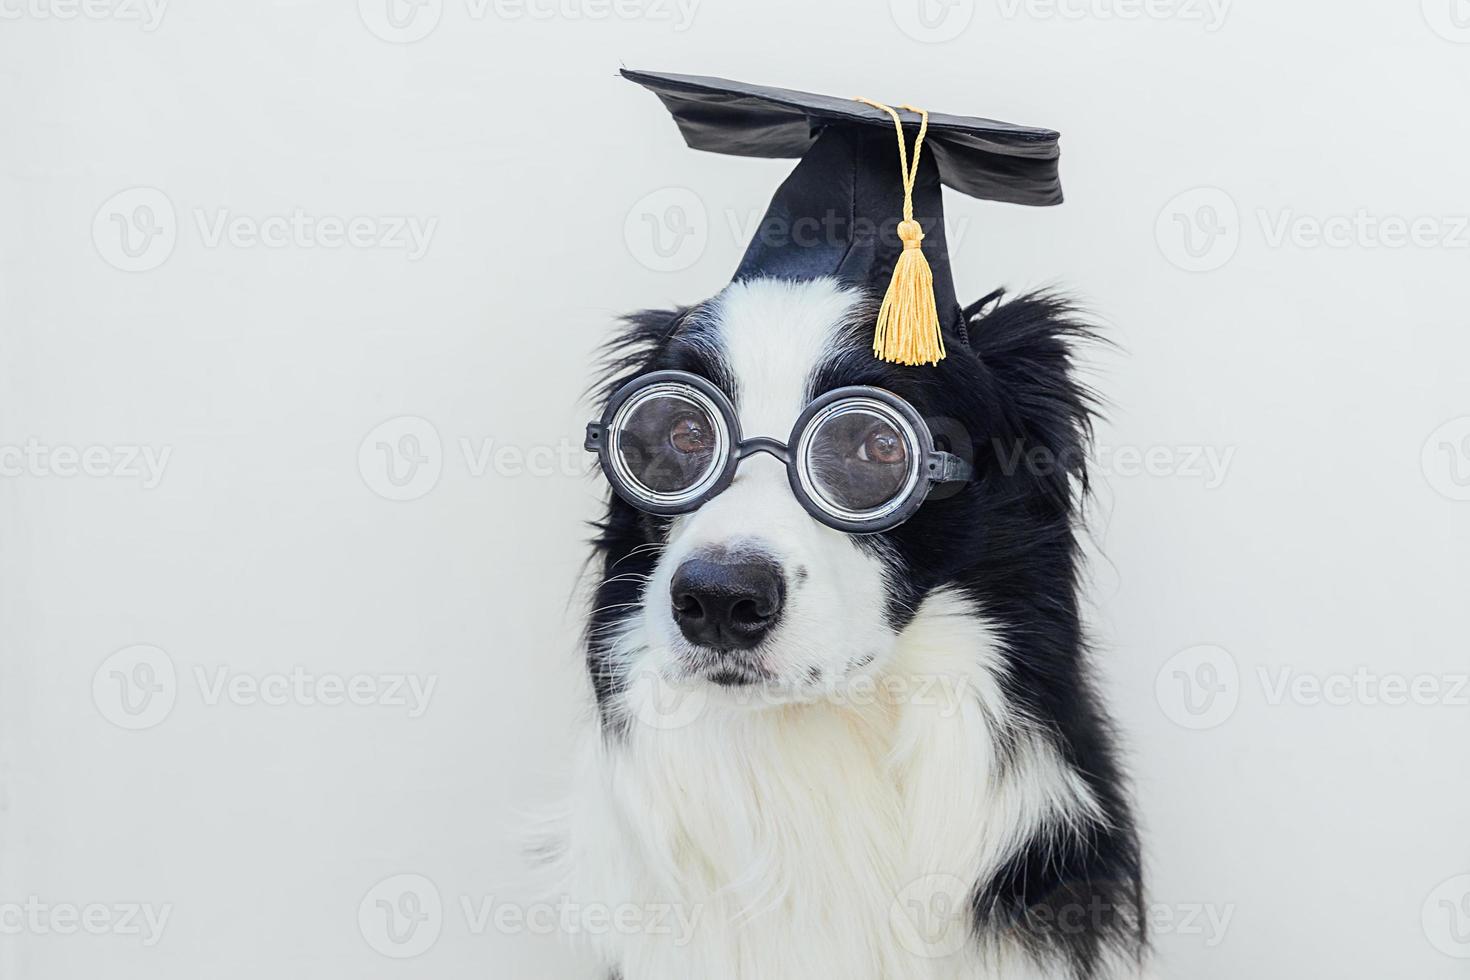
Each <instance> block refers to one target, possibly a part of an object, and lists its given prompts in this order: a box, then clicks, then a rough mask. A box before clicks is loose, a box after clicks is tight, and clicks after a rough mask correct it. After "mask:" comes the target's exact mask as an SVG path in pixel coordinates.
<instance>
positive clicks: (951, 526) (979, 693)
mask: <svg viewBox="0 0 1470 980" xmlns="http://www.w3.org/2000/svg"><path fill="white" fill-rule="evenodd" d="M979 305H980V304H977V306H979ZM873 312H874V304H873V299H872V297H870V296H867V295H864V294H862V293H859V292H857V291H853V290H849V289H846V288H843V287H841V286H839V285H838V284H837V283H836V282H835V281H832V280H816V281H808V282H787V281H778V280H755V281H747V282H739V283H735V284H733V285H731V286H730V287H729V288H727V289H726V290H725V291H724V292H722V293H721V294H719V295H718V296H716V297H715V298H714V299H712V300H710V301H709V302H707V303H704V304H702V305H700V306H698V307H695V308H692V309H688V310H682V311H674V312H663V313H654V312H649V313H643V314H639V315H637V316H634V317H632V318H630V319H629V321H628V330H627V333H626V336H625V337H623V338H621V340H620V341H619V343H618V345H617V346H616V348H615V352H614V357H613V362H612V363H613V370H612V372H611V375H612V376H611V377H610V379H609V387H608V390H611V389H612V388H614V387H616V385H617V384H620V383H621V382H623V381H626V380H627V379H629V378H631V377H634V376H636V375H638V374H641V373H643V372H645V371H649V370H655V369H661V368H678V369H682V370H686V371H692V372H694V373H697V374H700V375H703V376H704V377H706V378H708V379H710V380H711V381H713V382H715V383H716V384H718V385H719V386H720V387H721V388H722V389H723V390H724V391H725V392H726V393H727V394H728V395H729V396H730V398H731V400H732V401H733V403H734V405H735V406H736V408H737V411H738V414H739V418H740V424H741V427H742V430H743V431H744V433H745V434H746V436H747V437H749V436H754V435H769V436H774V437H776V438H778V439H785V438H786V436H787V434H788V433H789V431H790V429H791V425H792V423H793V421H794V420H795V418H796V416H797V414H798V413H799V412H800V411H801V409H802V408H803V407H804V406H805V405H806V404H807V403H808V402H809V401H810V400H811V399H812V398H813V397H814V396H816V395H818V394H820V393H822V392H824V391H827V390H830V389H832V388H835V387H840V386H843V385H850V384H868V385H876V386H879V387H882V388H886V389H888V390H890V391H893V392H896V393H897V394H899V395H901V396H903V397H904V398H906V399H908V400H909V401H910V402H912V403H913V404H914V405H915V406H916V407H917V408H918V409H919V410H920V412H921V413H923V414H924V415H925V417H926V418H928V419H930V420H931V424H932V426H933V427H934V428H935V429H936V431H938V432H939V433H940V435H941V438H942V440H943V441H944V443H946V444H947V445H946V448H950V449H951V450H952V451H956V452H961V453H963V454H966V455H969V456H971V458H972V459H973V461H974V463H975V466H976V470H977V473H976V476H975V478H974V479H973V480H972V481H971V482H970V483H969V484H968V485H966V486H964V487H963V488H960V489H958V490H951V492H948V493H940V494H937V495H935V496H934V497H931V499H930V500H928V501H927V502H926V503H925V504H924V506H922V507H921V508H920V509H919V511H918V512H917V514H916V515H915V516H914V517H913V518H911V519H910V520H909V521H908V522H907V523H905V524H903V525H901V526H900V527H898V528H896V529H894V530H892V531H889V532H885V533H883V534H879V535H873V536H866V537H864V536H851V535H847V534H843V533H841V532H838V531H835V530H832V529H830V528H827V527H825V526H823V525H821V524H819V523H818V522H817V521H815V520H814V519H812V517H810V516H809V515H808V514H807V513H806V512H805V511H804V510H803V509H802V508H801V506H800V505H799V504H798V503H797V501H796V499H795V498H794V497H793V495H792V493H791V490H790V488H789V486H788V485H787V481H786V475H785V472H784V469H783V468H782V466H781V465H780V464H779V463H778V462H776V461H775V460H773V459H771V458H770V457H768V456H763V455H762V456H755V457H751V458H750V459H747V460H746V461H745V462H744V463H743V464H742V465H741V467H740V470H739V472H738V475H737V476H736V479H735V481H734V483H733V484H732V485H731V486H730V487H729V489H727V490H726V491H725V492H724V493H723V494H721V495H720V496H718V497H716V498H714V499H713V500H711V501H709V502H707V503H706V504H705V505H704V506H702V507H701V508H700V509H698V510H697V511H695V512H694V513H691V514H687V515H684V516H682V517H678V518H674V519H667V518H656V517H652V516H650V515H647V514H643V513H640V512H638V511H636V510H634V509H633V508H631V507H629V506H628V505H626V504H625V503H623V502H622V501H620V500H618V499H617V498H616V497H614V498H613V499H612V500H611V503H610V506H609V510H608V514H607V518H606V520H605V521H604V522H603V523H601V524H600V526H599V532H600V533H599V536H598V538H597V541H596V547H597V551H598V555H599V558H600V563H601V575H602V577H601V583H600V585H599V587H598V588H597V593H596V601H595V607H594V612H593V614H592V617H591V621H590V625H589V631H588V642H587V665H588V669H589V672H590V676H591V679H592V687H593V690H594V692H595V696H596V702H597V708H598V724H597V726H596V728H597V730H596V731H595V732H591V733H589V737H588V739H587V744H586V751H585V756H584V758H583V760H582V769H581V771H580V773H579V775H578V779H577V781H576V784H575V786H576V788H575V796H574V798H573V799H572V800H571V802H570V805H569V806H568V808H567V811H566V814H565V816H564V818H563V821H562V825H561V826H560V827H559V830H558V834H557V838H556V841H555V843H554V844H552V845H550V847H549V850H548V851H547V855H546V856H547V859H548V861H549V862H550V863H551V864H552V865H553V866H554V867H555V868H556V869H557V871H558V872H559V875H560V878H559V888H560V894H561V895H563V896H564V897H565V898H566V899H567V900H568V901H570V902H572V903H576V904H577V905H578V907H584V908H585V907H596V906H602V907H605V908H606V909H608V910H609V912H610V913H615V912H617V911H618V910H623V911H624V913H625V914H626V915H627V916H628V918H627V919H626V920H625V921H626V922H627V923H629V924H630V927H629V928H626V929H617V928H608V929H605V930H599V932H600V934H599V935H597V936H594V937H592V945H593V948H594V950H595V952H596V953H597V955H598V956H599V958H600V961H601V962H602V963H603V965H604V969H605V971H606V974H607V975H608V976H611V977H620V978H621V980H694V978H698V980H737V978H738V980H786V978H790V980H812V978H818V977H823V978H825V977H840V978H843V980H895V978H912V980H951V978H952V980H959V978H980V977H985V978H1003V980H1022V978H1040V977H1068V978H1078V980H1084V978H1102V977H1108V978H1113V977H1137V976H1138V975H1139V973H1140V970H1141V969H1142V966H1141V964H1142V961H1143V958H1144V949H1145V938H1144V928H1143V907H1142V895H1141V885H1140V866H1139V865H1140V862H1139V848H1138V842H1137V839H1136V834H1135V830H1134V825H1133V822H1132V819H1131V816H1130V812H1129V806H1128V802H1127V799H1126V793H1125V789H1124V786H1123V783H1122V779H1121V776H1120V773H1119V768H1118V763H1117V760H1116V757H1115V752H1114V749H1113V747H1112V740H1111V737H1110V734H1109V730H1108V724H1107V721H1106V718H1105V717H1104V715H1103V713H1102V711H1101V709H1100V708H1099V705H1098V703H1097V700H1096V697H1095V696H1094V694H1093V692H1092V689H1091V688H1090V686H1089V683H1088V679H1087V670H1086V663H1085V659H1086V658H1085V653H1086V649H1085V646H1086V645H1085V641H1084V637H1083V630H1082V626H1081V623H1080V622H1079V616H1078V596H1077V590H1078V584H1077V579H1078V561H1079V558H1078V545H1077V541H1076V535H1077V532H1078V527H1077V523H1078V507H1079V503H1080V501H1081V499H1082V498H1083V496H1084V494H1085V489H1086V476H1085V474H1084V471H1083V465H1082V464H1083V458H1084V450H1085V445H1086V443H1085V441H1086V439H1087V438H1088V436H1089V424H1090V406H1091V402H1090V399H1089V396H1088V394H1087V392H1086V390H1085V389H1084V388H1083V387H1082V386H1081V385H1080V384H1079V382H1078V381H1077V380H1076V379H1075V377H1074V373H1073V369H1072V361H1071V358H1072V347H1073V345H1074V343H1075V342H1076V341H1077V340H1078V339H1079V338H1082V337H1084V336H1085V334H1086V331H1085V329H1084V328H1083V327H1081V326H1079V325H1078V323H1077V322H1076V321H1075V319H1074V318H1073V316H1072V314H1071V312H1070V310H1069V309H1068V307H1067V306H1066V305H1065V304H1064V303H1063V302H1061V301H1059V300H1057V299H1054V298H1050V297H1047V296H1029V297H1024V298H1019V299H1016V300H1013V301H1010V302H1002V303H999V304H998V305H993V304H992V305H989V307H988V310H987V311H986V312H983V313H975V314H974V315H973V316H972V317H971V319H970V321H969V323H968V339H966V338H960V337H947V338H946V340H947V345H948V349H949V356H948V357H947V358H946V359H945V360H943V361H942V362H940V364H939V365H938V366H937V367H927V366H926V367H898V366H894V365H890V364H885V363H881V362H879V361H877V360H876V359H874V357H873V356H872V354H871V352H870V350H869V346H870V340H871V335H872V324H873ZM966 441H968V443H969V444H968V445H961V444H960V443H963V442H966ZM731 555H734V556H739V557H742V558H747V557H756V558H759V559H761V560H769V561H771V562H774V563H775V564H776V565H777V566H778V567H779V568H780V570H781V574H782V576H783V580H784V585H785V593H786V595H785V606H784V611H783V614H782V618H781V621H780V623H779V625H778V626H777V627H776V628H775V629H774V631H773V632H772V633H771V634H770V636H769V637H768V638H767V639H766V640H765V641H764V642H763V643H762V644H761V646H760V647H759V648H758V650H757V651H755V658H754V666H753V667H752V668H751V671H750V672H749V674H748V676H745V677H742V678H739V680H740V681H741V683H735V682H732V679H731V677H730V675H729V672H728V670H725V671H720V670H716V666H717V665H716V664H714V663H713V662H712V658H713V657H714V656H715V655H714V654H713V653H712V652H711V651H707V650H702V649H699V648H697V647H695V646H693V645H691V644H690V643H689V641H687V640H686V639H685V638H684V637H683V636H682V635H681V634H680V631H679V629H678V628H677V627H676V625H675V623H674V620H673V618H672V614H671V610H670V581H671V577H672V575H673V573H674V571H675V570H676V569H677V568H678V567H679V565H680V564H681V563H682V562H684V561H685V560H686V559H688V558H690V557H691V556H716V557H719V556H731ZM627 910H632V911H627ZM671 910H675V911H677V913H678V915H679V916H682V918H679V917H676V916H675V915H674V912H673V911H671ZM661 911H662V915H665V916H668V917H667V918H660V914H661ZM655 919H659V921H662V922H664V923H673V922H685V923H692V925H690V926H689V927H688V928H682V929H680V928H668V927H665V928H655V927H654V926H653V922H654V921H655ZM635 920H636V922H635Z"/></svg>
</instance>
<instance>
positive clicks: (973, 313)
mask: <svg viewBox="0 0 1470 980" xmlns="http://www.w3.org/2000/svg"><path fill="white" fill-rule="evenodd" d="M964 314H965V322H966V329H967V333H968V338H967V339H968V342H969V346H970V349H971V350H972V351H973V352H974V353H975V356H976V357H977V358H978V359H979V361H980V364H981V368H982V370H984V371H985V373H987V374H988V375H990V377H991V379H992V380H993V382H994V385H995V388H996V391H997V393H998V394H999V396H1000V398H1001V399H1002V401H1003V403H1004V404H1003V406H1002V407H1001V413H1002V421H1003V422H1004V423H1005V424H1004V425H1003V427H1002V428H1003V429H1004V430H1005V431H1004V435H1002V436H1001V437H1000V438H998V439H997V440H996V442H995V445H994V449H995V452H996V456H997V458H996V460H995V462H996V463H997V465H999V466H1001V467H1002V472H1005V473H1007V474H1017V475H1024V476H1028V477H1031V478H1034V480H1035V481H1036V483H1037V484H1038V485H1039V486H1040V487H1041V489H1042V490H1043V491H1044V492H1045V494H1046V496H1047V497H1048V498H1049V499H1052V500H1053V501H1055V502H1057V503H1059V504H1061V505H1062V506H1063V507H1066V506H1068V505H1069V502H1070V501H1071V498H1072V492H1073V490H1074V489H1080V490H1082V491H1085V490H1086V489H1087V469H1086V456H1087V452H1088V449H1089V447H1090V443H1091V438H1092V419H1093V417H1094V415H1095V414H1096V412H1097V400H1096V397H1095V396H1094V394H1093V393H1092V391H1091V390H1090V389H1088V387H1087V386H1086V385H1085V384H1083V383H1082V382H1081V381H1080V380H1079V379H1078V377H1077V370H1076V364H1075V355H1076V350H1077V348H1078V347H1079V346H1081V345H1084V344H1086V343H1089V342H1093V341H1096V340H1097V337H1096V334H1095V332H1094V331H1093V329H1092V328H1091V327H1090V326H1088V324H1087V323H1086V322H1085V320H1084V318H1083V316H1082V314H1081V313H1080V312H1079V311H1078V309H1077V308H1076V307H1075V306H1074V305H1073V304H1072V303H1071V302H1070V301H1068V300H1067V299H1066V298H1065V297H1062V296H1058V295H1056V294H1054V293H1045V292H1043V293H1031V294H1028V295H1025V296H1020V297H1017V298H1015V299H1012V300H1006V299H1005V291H1004V290H999V289H998V290H996V291H995V292H993V293H991V294H989V295H988V296H985V297H984V298H982V299H980V300H978V301H976V302H975V303H972V304H970V306H968V307H966V308H965V310H964Z"/></svg>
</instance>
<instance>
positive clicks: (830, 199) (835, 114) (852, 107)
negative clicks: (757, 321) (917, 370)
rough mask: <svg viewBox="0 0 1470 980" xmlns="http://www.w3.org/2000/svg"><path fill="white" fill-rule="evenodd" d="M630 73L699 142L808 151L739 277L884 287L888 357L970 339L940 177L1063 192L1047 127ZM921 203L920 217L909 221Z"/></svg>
mask: <svg viewBox="0 0 1470 980" xmlns="http://www.w3.org/2000/svg"><path fill="white" fill-rule="evenodd" d="M623 77H624V78H627V79H630V80H632V81H635V82H637V83H638V84H640V85H642V86H643V87H645V88H647V89H649V90H650V91H652V92H653V93H654V94H655V95H657V96H658V97H659V99H660V100H662V101H663V104H664V106H665V107H666V108H667V109H668V110H669V112H670V113H672V114H673V116H674V120H675V121H676V122H677V123H678V124H679V131H680V132H681V133H683V135H684V140H685V142H686V143H688V144H689V146H691V147H693V148H694V149H696V150H710V151H712V152H715V153H727V154H731V155H733V156H747V157H799V158H800V160H801V162H800V163H798V164H797V165H796V169H794V170H793V171H792V172H791V175H790V176H788V177H787V178H786V180H785V182H784V183H783V184H782V185H781V186H780V188H779V189H778V190H777V191H776V195H775V197H774V198H772V200H771V206H770V207H769V208H768V209H767V211H766V215H765V217H764V218H763V219H762V221H761V224H760V226H759V227H758V228H757V230H756V233H755V237H754V238H753V239H752V241H751V243H750V245H749V246H748V247H747V248H746V251H745V257H744V258H743V259H742V260H741V262H740V268H739V269H738V270H737V271H736V273H735V278H736V280H741V279H749V278H753V277H756V276H773V277H776V278H784V279H812V278H816V277H819V276H836V277H837V278H839V279H842V280H844V281H846V282H849V283H853V284H857V285H864V286H873V287H876V288H878V289H879V290H883V289H886V290H887V296H886V298H885V301H884V309H883V312H882V313H881V314H880V316H879V323H878V331H877V336H876V338H875V341H874V353H875V354H877V355H878V356H880V357H883V358H884V359H885V360H892V361H897V362H899V363H905V364H918V363H932V362H934V361H937V360H938V359H939V358H941V357H943V356H944V349H943V340H942V331H943V330H948V331H950V332H951V334H952V335H954V336H963V335H964V334H963V324H962V322H961V321H962V317H961V315H960V305H959V302H958V300H957V299H956V298H955V291H954V280H953V278H952V277H951V275H950V269H949V250H948V247H947V245H946V243H945V238H944V204H943V198H942V194H941V192H940V185H941V184H943V185H946V186H948V187H950V188H952V189H954V190H957V191H959V192H960V193H962V194H968V195H969V196H971V197H977V198H982V199H985V200H991V201H1006V202H1009V203H1012V204H1058V203H1060V202H1061V200H1062V188H1061V183H1060V182H1059V180H1058V178H1057V156H1058V147H1057V140H1058V134H1057V133H1055V132H1053V131H1052V130H1049V129H1033V128H1030V127H1026V126H1016V125H1012V124H1011V123H1004V122H996V121H994V120H991V119H980V118H976V117H974V116H951V115H946V114H943V113H937V112H936V113H925V112H922V111H921V110H913V109H911V108H910V107H907V106H905V107H902V108H900V109H891V108H889V107H887V106H883V105H881V104H880V103H868V102H866V100H858V99H852V98H847V99H844V98H833V97H831V96H825V95H813V94H811V93H808V92H795V91H791V90H789V89H780V88H767V87H765V86H760V85H747V84H745V83H744V82H732V81H727V80H725V79H723V78H707V77H703V76H699V75H667V74H662V73H658V72H645V71H630V70H628V69H624V70H623ZM898 126H901V128H897V127H898ZM920 141H922V142H920ZM916 154H917V157H918V159H917V165H915V160H914V156H915V155H916ZM905 167H907V168H909V172H905V170H904V168H905ZM910 178H911V179H912V182H913V186H912V189H911V195H906V193H905V191H906V188H905V184H906V182H907V181H908V180H909V179H910ZM909 204H911V209H912V219H913V221H916V222H917V225H916V226H915V225H912V224H910V225H906V226H904V227H903V228H900V222H901V221H903V220H904V219H905V218H906V216H907V215H906V211H907V210H908V208H907V205H909ZM920 229H922V231H920ZM919 239H922V240H923V243H924V244H923V246H922V250H921V249H920V247H919V244H918V241H919ZM926 259H927V264H926V262H925V260H926ZM930 276H932V282H933V291H932V297H933V298H932V301H931V300H930V299H929V296H930V293H929V292H928V283H929V277H930ZM890 280H891V282H890ZM931 317H932V318H933V320H932V322H931V319H930V318H931ZM885 327H886V329H885ZM929 334H932V337H931V336H929Z"/></svg>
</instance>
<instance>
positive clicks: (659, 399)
mask: <svg viewBox="0 0 1470 980" xmlns="http://www.w3.org/2000/svg"><path fill="white" fill-rule="evenodd" d="M585 446H586V448H587V449H588V450H589V451H592V452H596V453H597V455H598V460H599V462H600V463H601V464H602V471H603V473H604V474H605V475H606V476H607V479H608V482H609V483H611V484H612V487H613V490H614V491H615V492H616V493H617V494H618V496H620V497H622V498H623V499H624V500H625V501H627V502H628V503H629V504H631V505H632V506H634V507H637V508H638V509H639V510H643V511H647V512H648V513H651V514H685V513H688V512H689V511H692V510H694V509H695V508H697V507H699V506H700V505H701V504H703V503H704V502H705V501H706V500H709V499H710V498H712V497H714V496H715V495H716V494H718V493H720V492H721V491H722V490H724V489H725V488H726V487H728V486H729V485H730V481H731V480H733V479H734V478H735V470H736V469H737V467H738V466H739V465H740V461H741V460H743V459H745V458H746V457H748V456H752V455H754V454H756V453H769V454H770V455H772V456H774V457H776V458H777V459H779V460H781V462H783V463H785V464H786V473H787V478H788V480H789V481H790V483H791V491H792V493H794V494H795V495H796V498H797V500H799V501H800V502H801V505H802V506H803V507H804V508H806V510H807V512H808V513H810V514H811V515H812V516H813V517H814V518H816V519H817V520H819V521H821V522H822V523H823V524H826V525H827V526H828V527H833V528H836V529H837V530H839V531H846V532H848V533H850V534H873V533H876V532H878V531H886V530H888V529H889V528H893V527H896V526H898V525H899V524H902V523H903V522H904V521H906V520H908V519H909V518H910V517H911V516H913V513H914V511H916V510H918V509H919V506H920V505H921V504H922V503H923V502H924V500H925V499H926V498H927V497H928V495H929V492H930V490H931V489H932V488H933V487H934V486H935V485H936V484H941V483H955V482H965V481H967V480H969V478H970V474H971V468H970V465H969V464H968V463H966V462H965V461H964V460H962V459H960V458H959V457H958V456H954V455H952V454H950V453H947V452H942V451H940V450H937V449H935V448H934V437H933V434H932V433H931V432H930V431H929V427H928V425H926V424H925V423H924V419H923V417H922V416H920V415H919V413H918V411H917V410H916V409H915V408H914V407H913V406H912V405H910V404H909V403H908V402H906V401H904V400H903V399H902V398H900V397H898V396H897V395H895V394H893V393H892V392H890V391H884V390H883V389H881V388H872V387H867V386H854V387H848V388H838V389H836V390H834V391H829V392H827V393H826V394H824V395H822V396H821V397H819V398H817V399H816V400H815V401H813V402H812V403H811V404H809V405H808V406H807V407H806V409H805V410H804V411H803V412H802V413H801V415H800V416H799V417H798V418H797V420H796V424H795V425H794V426H792V429H791V434H790V436H789V437H788V438H787V440H786V442H784V443H783V442H780V441H778V440H776V439H772V438H769V437H766V436H756V437H753V438H750V439H746V438H744V437H742V435H741V433H740V423H739V420H738V419H737V418H736V416H735V409H734V406H732V405H731V404H730V400H729V399H728V398H727V397H725V393H724V392H722V391H720V389H719V388H717V387H715V386H714V385H713V384H711V383H710V382H709V381H707V380H706V379H704V378H701V377H699V376H698V375H694V374H689V373H687V372H684V371H654V372H652V373H650V374H645V375H642V376H641V377H638V378H635V379H633V380H632V381H630V382H628V383H627V384H625V385H624V386H623V387H621V388H619V389H618V391H617V392H616V393H615V394H614V395H613V396H612V398H611V399H610V400H609V401H608V404H607V410H606V411H605V412H604V413H603V416H602V419H601V420H600V421H597V422H589V423H588V425H587V440H586V443H585Z"/></svg>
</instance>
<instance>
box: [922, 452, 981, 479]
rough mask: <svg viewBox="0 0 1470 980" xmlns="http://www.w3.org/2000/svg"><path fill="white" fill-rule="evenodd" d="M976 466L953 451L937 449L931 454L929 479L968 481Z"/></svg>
mask: <svg viewBox="0 0 1470 980" xmlns="http://www.w3.org/2000/svg"><path fill="white" fill-rule="evenodd" d="M974 472H975V468H974V467H973V466H971V465H970V464H969V463H967V462H965V461H964V460H962V459H960V458H959V457H958V456H956V455H954V454H953V453H946V452H942V451H940V450H937V449H936V450H935V451H934V452H932V453H930V454H929V479H930V480H931V481H933V482H934V483H966V482H968V481H969V479H970V477H971V476H973V475H974Z"/></svg>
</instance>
